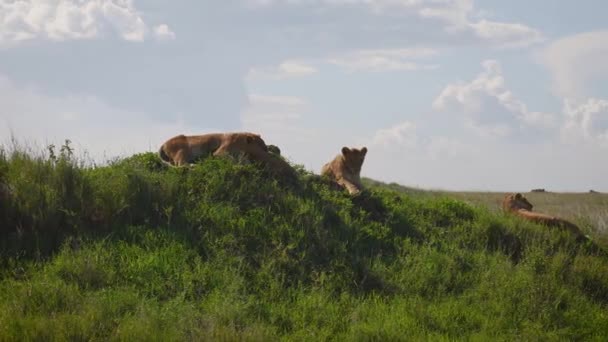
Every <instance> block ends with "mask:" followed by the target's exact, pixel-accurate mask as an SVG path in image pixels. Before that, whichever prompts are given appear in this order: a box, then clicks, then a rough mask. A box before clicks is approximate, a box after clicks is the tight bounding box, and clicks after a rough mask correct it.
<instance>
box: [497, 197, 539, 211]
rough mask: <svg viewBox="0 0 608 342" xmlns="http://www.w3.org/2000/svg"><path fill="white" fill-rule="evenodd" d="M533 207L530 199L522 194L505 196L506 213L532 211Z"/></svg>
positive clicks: (504, 207)
mask: <svg viewBox="0 0 608 342" xmlns="http://www.w3.org/2000/svg"><path fill="white" fill-rule="evenodd" d="M532 207H533V206H532V203H530V202H529V201H528V199H527V198H525V197H524V195H522V194H520V193H517V194H507V195H505V199H504V200H503V201H502V208H503V209H504V210H506V211H513V210H519V209H525V210H528V211H532Z"/></svg>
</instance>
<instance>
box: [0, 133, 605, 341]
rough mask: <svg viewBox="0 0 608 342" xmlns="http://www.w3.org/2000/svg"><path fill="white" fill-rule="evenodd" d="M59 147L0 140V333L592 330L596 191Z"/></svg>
mask: <svg viewBox="0 0 608 342" xmlns="http://www.w3.org/2000/svg"><path fill="white" fill-rule="evenodd" d="M295 168H296V170H297V177H296V178H295V179H291V178H290V179H282V178H281V177H275V176H272V175H271V174H270V173H269V171H268V170H266V169H265V168H264V167H262V166H260V165H257V164H243V163H238V162H235V161H233V160H231V159H229V158H208V159H206V160H204V161H202V162H200V163H197V164H196V165H194V166H193V167H187V168H173V167H168V166H166V165H165V164H164V163H162V162H161V161H160V160H159V158H158V156H157V155H156V154H154V153H142V154H137V155H133V156H131V157H127V158H122V159H115V160H112V161H110V162H107V163H104V164H103V165H95V164H94V163H91V162H86V161H83V160H82V158H78V157H75V152H74V151H73V149H72V147H71V146H70V144H69V142H66V144H64V145H63V146H59V147H53V146H49V147H48V148H47V150H46V151H37V150H34V149H30V148H27V147H20V146H7V147H5V148H2V149H0V234H1V235H0V236H1V238H0V340H2V341H10V340H38V341H62V340H75V341H80V340H87V341H89V340H128V341H137V340H142V341H143V340H145V341H149V340H169V341H170V340H176V341H184V340H187V341H190V340H226V341H231V340H251V341H272V340H294V341H318V340H340V341H342V340H357V341H396V340H397V341H398V340H403V341H412V340H433V341H442V340H450V341H451V340H473V341H488V340H492V341H513V340H543V341H545V340H549V341H551V340H559V341H562V340H584V341H605V340H606V337H607V336H608V253H607V252H606V251H607V248H606V247H607V246H608V222H607V221H608V195H606V194H600V193H580V194H559V193H552V192H544V193H530V194H526V197H528V198H529V199H530V201H531V202H532V203H534V204H535V210H538V211H542V212H545V213H548V214H551V215H558V216H561V217H564V218H566V219H568V220H571V221H572V222H575V223H576V224H577V225H579V227H581V229H582V230H583V232H584V233H585V234H586V235H588V236H589V239H588V240H587V241H577V240H576V239H575V238H574V237H573V236H571V235H570V234H569V233H568V232H565V231H561V230H559V229H551V228H547V227H544V226H540V225H537V224H534V223H531V222H526V221H523V220H522V219H520V218H517V217H512V216H509V215H506V214H504V213H502V212H501V211H500V210H499V208H500V201H501V200H502V196H503V195H504V193H467V192H463V193H454V192H442V191H424V190H420V189H413V188H408V187H404V186H401V185H397V184H384V183H380V182H376V181H373V180H370V179H366V180H364V184H365V185H366V190H365V191H363V192H362V193H361V194H360V195H358V196H355V197H351V196H349V195H348V194H347V193H346V192H344V191H338V190H336V189H335V187H333V186H332V185H331V184H330V183H329V182H328V180H327V179H324V178H322V177H318V176H315V175H314V174H313V173H311V172H310V171H308V170H305V169H304V168H302V167H300V166H297V165H296V166H295Z"/></svg>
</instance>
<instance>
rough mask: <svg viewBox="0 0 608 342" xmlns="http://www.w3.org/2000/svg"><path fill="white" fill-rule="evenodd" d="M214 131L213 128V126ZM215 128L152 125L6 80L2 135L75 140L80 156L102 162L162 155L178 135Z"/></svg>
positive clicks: (0, 89) (0, 98)
mask: <svg viewBox="0 0 608 342" xmlns="http://www.w3.org/2000/svg"><path fill="white" fill-rule="evenodd" d="M210 128H211V127H210ZM210 128H205V127H195V126H192V125H186V124H184V123H182V122H180V121H176V122H172V123H166V122H160V121H156V120H152V119H150V118H149V117H147V116H146V115H145V113H138V112H131V111H127V110H123V109H120V108H116V107H113V106H110V105H108V104H106V103H104V102H103V101H101V100H99V99H98V98H96V97H93V96H77V95H69V96H50V95H46V94H44V93H42V92H40V91H38V90H36V89H35V88H34V87H24V86H18V85H16V84H15V83H14V82H12V81H11V80H10V79H8V78H7V77H4V76H2V75H0V136H1V137H3V138H4V139H6V140H4V141H0V144H3V143H7V142H8V141H7V140H8V139H9V138H10V136H11V134H14V137H15V138H16V139H18V141H20V142H23V143H25V144H27V145H28V146H31V145H34V146H39V147H43V146H45V145H46V144H51V143H52V144H55V145H57V144H61V143H62V142H63V141H64V140H65V139H70V140H71V141H72V142H73V143H74V146H75V147H76V154H77V155H79V156H80V155H82V153H83V152H84V151H87V152H88V154H89V156H91V157H93V158H94V160H95V161H97V162H104V161H106V158H110V157H115V156H125V155H129V154H132V153H139V152H143V151H156V150H157V149H158V146H160V144H162V142H164V141H165V140H166V139H168V138H170V137H172V136H174V135H177V134H182V133H185V134H200V133H204V132H205V131H208V130H209V129H210Z"/></svg>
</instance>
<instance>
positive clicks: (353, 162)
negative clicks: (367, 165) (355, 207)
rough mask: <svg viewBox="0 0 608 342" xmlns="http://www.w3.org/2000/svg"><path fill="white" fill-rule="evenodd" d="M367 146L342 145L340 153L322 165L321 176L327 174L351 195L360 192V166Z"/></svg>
mask: <svg viewBox="0 0 608 342" xmlns="http://www.w3.org/2000/svg"><path fill="white" fill-rule="evenodd" d="M366 153H367V147H363V148H362V149H360V150H358V149H356V148H348V147H342V153H341V154H339V155H337V156H336V157H335V158H334V160H332V161H330V162H329V163H327V164H325V165H323V168H322V169H321V175H322V176H329V177H330V178H331V179H332V180H334V181H336V182H337V183H338V184H339V185H340V186H342V187H344V188H346V190H348V192H349V193H350V194H351V195H355V194H358V193H359V192H361V189H362V188H363V186H362V185H361V166H362V165H363V161H364V160H365V154H366Z"/></svg>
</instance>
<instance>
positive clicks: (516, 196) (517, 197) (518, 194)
mask: <svg viewBox="0 0 608 342" xmlns="http://www.w3.org/2000/svg"><path fill="white" fill-rule="evenodd" d="M522 197H524V196H523V195H522V194H520V193H519V192H518V193H517V194H515V198H516V199H522Z"/></svg>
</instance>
